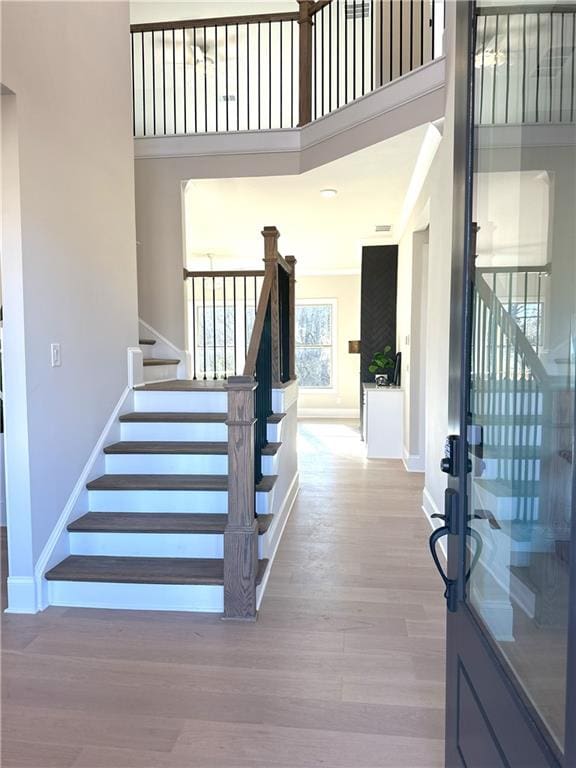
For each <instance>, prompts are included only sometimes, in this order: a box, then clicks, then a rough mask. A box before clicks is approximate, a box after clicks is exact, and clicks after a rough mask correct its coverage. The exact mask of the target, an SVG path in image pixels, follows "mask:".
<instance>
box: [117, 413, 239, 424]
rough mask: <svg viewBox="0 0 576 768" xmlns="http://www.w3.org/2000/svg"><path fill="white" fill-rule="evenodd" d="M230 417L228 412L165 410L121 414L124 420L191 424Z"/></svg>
mask: <svg viewBox="0 0 576 768" xmlns="http://www.w3.org/2000/svg"><path fill="white" fill-rule="evenodd" d="M227 419H228V414H226V413H193V412H185V411H165V412H162V413H159V412H153V411H137V412H134V413H123V414H122V415H121V416H120V421H122V422H150V423H155V422H170V423H180V422H182V423H190V424H213V423H214V424H224V423H225V422H226V420H227Z"/></svg>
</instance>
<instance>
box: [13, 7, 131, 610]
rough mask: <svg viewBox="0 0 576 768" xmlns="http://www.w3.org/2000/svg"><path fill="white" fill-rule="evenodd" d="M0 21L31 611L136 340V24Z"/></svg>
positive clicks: (44, 15)
mask: <svg viewBox="0 0 576 768" xmlns="http://www.w3.org/2000/svg"><path fill="white" fill-rule="evenodd" d="M1 18H2V70H1V81H2V85H3V86H4V87H5V88H8V89H10V91H12V92H13V94H14V95H3V96H2V105H3V112H2V127H3V142H2V160H3V176H2V192H3V200H2V207H3V211H2V212H3V220H4V228H3V232H2V274H3V282H4V298H5V305H4V319H5V320H4V343H5V394H6V444H7V493H8V499H7V502H8V528H9V530H8V544H9V565H10V575H11V582H12V583H11V586H10V585H9V589H10V595H9V601H10V606H11V607H12V608H15V607H20V608H21V609H26V610H33V607H32V603H33V599H34V596H33V594H31V593H30V590H31V589H32V586H31V582H29V581H28V579H29V578H30V577H31V575H32V571H33V567H34V563H35V562H36V560H37V559H38V557H39V555H40V553H41V552H42V549H43V547H44V545H45V544H46V541H47V539H48V537H49V535H50V533H51V531H52V529H53V527H54V525H55V522H56V520H57V518H58V517H59V515H60V513H61V512H62V509H63V507H64V505H65V503H66V501H67V498H68V496H69V494H70V492H71V491H72V488H73V486H74V484H75V482H76V481H77V479H78V476H79V474H80V472H81V470H82V467H83V466H84V464H85V462H86V460H87V458H88V456H89V455H90V452H91V449H92V448H93V446H94V444H95V442H96V439H97V437H98V435H99V433H100V432H101V430H102V428H103V427H104V425H105V423H106V421H107V419H108V417H109V415H110V413H111V411H112V409H113V407H114V405H115V404H116V402H117V401H118V399H119V397H120V395H121V394H122V392H123V390H124V388H125V386H126V384H127V373H126V348H127V347H128V346H130V345H134V344H135V343H136V341H137V338H138V337H137V333H138V331H137V303H136V253H135V222H134V160H133V141H132V137H131V114H130V112H131V108H130V103H131V85H130V59H129V38H128V24H129V18H128V5H127V3H122V2H114V3H102V2H66V3H58V2H11V3H3V4H2V17H1ZM87 32H89V34H87ZM5 88H4V89H3V92H5ZM5 100H6V101H5ZM4 107H5V108H4ZM52 342H58V343H60V344H61V356H62V365H61V367H56V368H52V367H51V364H50V344H51V343H52ZM24 593H26V594H24ZM20 599H22V604H20V605H19V606H16V602H17V601H20ZM25 601H28V602H27V605H26V607H23V602H25Z"/></svg>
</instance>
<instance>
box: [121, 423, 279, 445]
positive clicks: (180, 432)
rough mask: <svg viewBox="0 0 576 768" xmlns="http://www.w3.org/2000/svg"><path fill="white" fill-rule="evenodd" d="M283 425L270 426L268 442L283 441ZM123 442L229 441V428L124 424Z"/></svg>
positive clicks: (200, 425)
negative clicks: (281, 434)
mask: <svg viewBox="0 0 576 768" xmlns="http://www.w3.org/2000/svg"><path fill="white" fill-rule="evenodd" d="M280 433H281V425H280V424H268V440H269V442H271V443H277V442H280V441H281V436H280ZM120 434H121V439H122V440H197V441H219V440H228V427H227V426H226V424H224V423H220V424H210V423H205V422H202V423H199V424H184V423H182V422H177V423H169V422H141V421H135V422H122V425H121V431H120Z"/></svg>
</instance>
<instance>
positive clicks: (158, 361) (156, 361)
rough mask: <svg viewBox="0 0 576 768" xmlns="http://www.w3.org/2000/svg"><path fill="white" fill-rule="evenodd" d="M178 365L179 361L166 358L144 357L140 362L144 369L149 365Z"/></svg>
mask: <svg viewBox="0 0 576 768" xmlns="http://www.w3.org/2000/svg"><path fill="white" fill-rule="evenodd" d="M179 363H180V360H177V359H176V358H168V357H145V358H144V360H142V365H144V367H148V366H151V365H178V364H179Z"/></svg>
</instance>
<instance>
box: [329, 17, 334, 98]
mask: <svg viewBox="0 0 576 768" xmlns="http://www.w3.org/2000/svg"><path fill="white" fill-rule="evenodd" d="M332 6H333V3H330V4H329V5H328V112H332Z"/></svg>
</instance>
